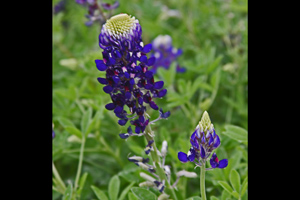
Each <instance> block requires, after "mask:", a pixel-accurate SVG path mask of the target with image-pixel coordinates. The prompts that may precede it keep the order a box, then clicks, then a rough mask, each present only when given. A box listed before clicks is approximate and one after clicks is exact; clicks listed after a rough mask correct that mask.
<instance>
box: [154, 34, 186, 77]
mask: <svg viewBox="0 0 300 200" xmlns="http://www.w3.org/2000/svg"><path fill="white" fill-rule="evenodd" d="M152 50H153V52H152V54H151V56H154V57H155V58H156V60H155V63H154V65H153V67H152V68H151V69H150V71H152V72H153V73H156V70H157V68H158V67H164V68H165V69H169V68H170V65H171V64H172V63H173V62H174V61H176V59H177V58H178V57H179V56H180V55H181V54H182V49H177V48H175V47H173V45H172V38H171V36H169V35H159V36H157V37H156V38H155V39H154V40H153V41H152ZM176 71H177V72H185V71H186V69H185V68H184V67H180V66H179V64H178V63H177V66H176Z"/></svg>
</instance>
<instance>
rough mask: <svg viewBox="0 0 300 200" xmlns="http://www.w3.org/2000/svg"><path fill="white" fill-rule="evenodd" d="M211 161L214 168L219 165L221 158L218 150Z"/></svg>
mask: <svg viewBox="0 0 300 200" xmlns="http://www.w3.org/2000/svg"><path fill="white" fill-rule="evenodd" d="M209 162H210V165H211V167H212V168H216V167H217V166H218V164H219V160H218V157H217V154H216V152H214V153H213V155H212V156H211V158H210V160H209Z"/></svg>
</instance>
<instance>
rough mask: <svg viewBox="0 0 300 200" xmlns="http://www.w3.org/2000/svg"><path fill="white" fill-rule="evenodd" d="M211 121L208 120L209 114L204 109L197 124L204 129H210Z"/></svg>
mask: <svg viewBox="0 0 300 200" xmlns="http://www.w3.org/2000/svg"><path fill="white" fill-rule="evenodd" d="M211 125H212V123H211V121H210V118H209V115H208V112H207V111H204V113H203V115H202V118H201V120H200V122H199V126H200V127H203V130H204V131H206V130H208V129H210V127H211Z"/></svg>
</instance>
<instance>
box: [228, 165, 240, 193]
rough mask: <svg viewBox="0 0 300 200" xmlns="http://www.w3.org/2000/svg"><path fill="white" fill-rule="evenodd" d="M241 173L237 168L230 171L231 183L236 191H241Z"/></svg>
mask: <svg viewBox="0 0 300 200" xmlns="http://www.w3.org/2000/svg"><path fill="white" fill-rule="evenodd" d="M240 179H241V178H240V174H239V173H238V172H237V171H236V170H235V169H232V170H231V172H230V183H231V185H232V187H233V189H234V190H235V191H237V192H238V193H240V186H241V183H240V182H241V180H240Z"/></svg>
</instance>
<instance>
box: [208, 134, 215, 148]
mask: <svg viewBox="0 0 300 200" xmlns="http://www.w3.org/2000/svg"><path fill="white" fill-rule="evenodd" d="M213 142H214V138H213V137H212V135H211V136H210V138H209V141H208V145H209V146H210V145H211V144H212V143H213Z"/></svg>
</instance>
